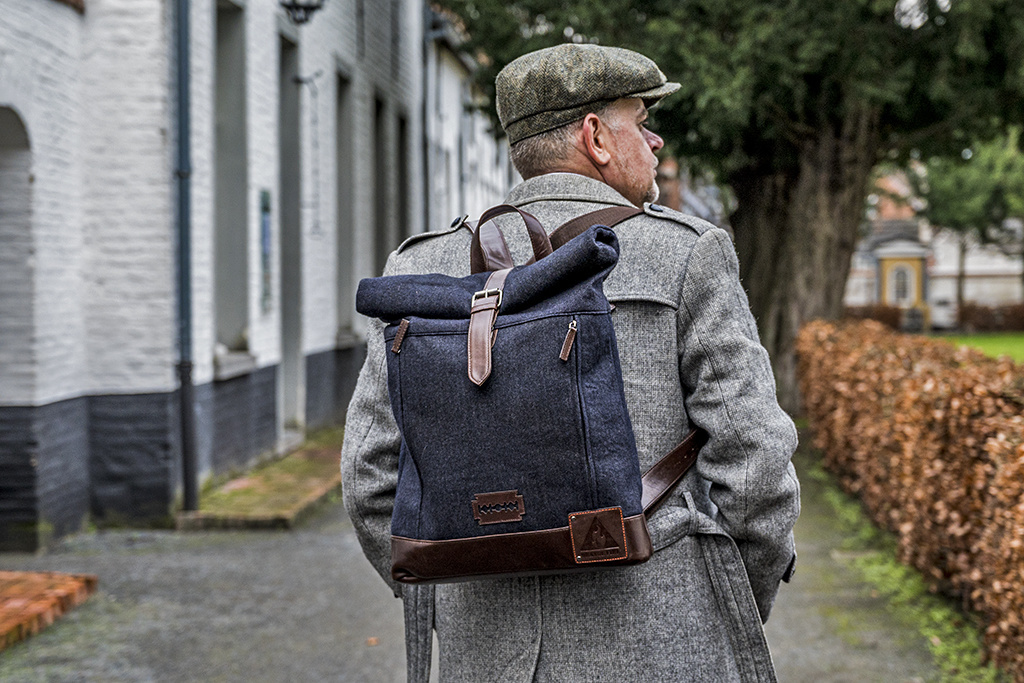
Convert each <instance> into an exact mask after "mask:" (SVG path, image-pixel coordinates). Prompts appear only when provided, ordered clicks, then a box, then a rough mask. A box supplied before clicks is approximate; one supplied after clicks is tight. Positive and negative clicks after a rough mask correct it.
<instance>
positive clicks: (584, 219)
mask: <svg viewBox="0 0 1024 683" xmlns="http://www.w3.org/2000/svg"><path fill="white" fill-rule="evenodd" d="M643 212H644V211H643V209H638V208H636V207H635V206H609V207H607V208H604V209H598V210H597V211H591V212H590V213H585V214H583V215H582V216H577V217H576V218H573V219H572V220H571V221H566V222H565V223H563V224H562V225H560V226H558V227H557V228H556V229H555V231H554V232H552V233H551V235H549V239H550V240H551V247H552V248H553V249H558V248H559V247H560V246H562V245H563V244H565V243H566V242H568V241H569V240H571V239H572V238H573V237H576V236H578V235H582V234H583V233H585V232H586V231H587V230H589V229H590V226H592V225H607V226H608V227H609V228H613V227H615V226H616V225H618V224H619V223H621V222H622V221H624V220H626V219H628V218H632V217H633V216H639V215H640V214H642V213H643Z"/></svg>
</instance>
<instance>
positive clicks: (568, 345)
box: [558, 318, 576, 362]
mask: <svg viewBox="0 0 1024 683" xmlns="http://www.w3.org/2000/svg"><path fill="white" fill-rule="evenodd" d="M574 341H576V319H575V318H573V319H572V321H571V322H570V323H569V330H568V331H567V332H566V333H565V341H564V342H562V352H561V353H560V354H558V357H559V358H561V359H562V362H565V361H567V360H569V352H570V351H572V343H573V342H574Z"/></svg>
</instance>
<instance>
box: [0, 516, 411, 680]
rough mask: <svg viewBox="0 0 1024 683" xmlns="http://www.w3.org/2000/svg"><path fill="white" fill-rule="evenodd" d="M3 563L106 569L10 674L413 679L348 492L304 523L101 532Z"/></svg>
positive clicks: (7, 557)
mask: <svg viewBox="0 0 1024 683" xmlns="http://www.w3.org/2000/svg"><path fill="white" fill-rule="evenodd" d="M0 568H5V569H44V568H45V569H52V570H57V571H67V572H85V573H93V574H97V575H99V581H100V583H99V591H98V593H97V594H96V595H94V596H93V597H92V598H91V599H90V600H89V601H88V602H87V603H86V604H85V605H83V606H81V607H78V608H76V609H74V610H72V611H71V612H70V613H68V615H67V616H65V617H64V618H63V619H62V620H60V621H59V622H57V624H55V625H54V626H52V627H51V628H49V629H47V630H46V631H44V632H43V633H41V634H40V635H38V636H35V637H33V638H32V639H30V640H28V641H25V642H23V643H19V644H17V645H15V646H13V647H12V648H11V649H9V650H7V651H5V652H3V653H0V681H3V682H4V683H8V682H14V681H16V682H18V683H21V682H23V681H24V682H26V683H28V682H34V681H39V682H44V681H45V682H46V683H58V682H60V683H71V682H75V683H79V682H89V683H92V682H94V681H95V682H97V683H107V682H113V681H126V682H129V681H130V682H132V683H134V682H142V681H157V682H159V683H164V682H169V683H170V682H177V681H182V682H185V681H204V682H210V683H215V682H221V681H223V682H225V683H228V682H234V681H240V682H245V683H257V682H264V681H265V682H267V683H284V682H286V681H295V682H297V683H304V682H306V681H353V682H359V683H363V682H376V681H381V682H382V683H390V682H392V681H394V682H398V681H403V680H404V679H405V675H404V674H405V653H404V645H403V641H402V608H401V603H400V602H399V601H398V600H396V599H394V598H393V597H392V596H391V592H390V590H388V589H387V587H386V586H385V585H384V583H383V582H382V581H381V580H380V579H379V578H378V577H377V575H376V574H375V573H374V572H373V570H372V569H370V565H369V564H368V563H367V562H366V561H365V560H364V559H363V557H362V554H361V552H360V550H359V544H358V543H357V541H356V539H355V535H354V533H353V531H352V526H351V524H350V523H349V521H348V519H347V518H346V517H345V514H344V512H343V510H342V508H341V505H340V504H337V503H335V504H332V505H331V506H329V507H328V508H327V509H325V510H324V511H323V512H322V513H320V514H319V515H317V516H316V517H315V518H313V519H312V520H311V521H310V522H309V523H307V524H306V525H305V526H304V527H303V528H301V529H299V530H297V531H291V532H287V531H249V532H198V533H188V534H176V533H173V532H129V531H123V532H108V533H102V534H90V535H82V536H79V537H77V538H75V539H72V540H70V541H66V542H64V543H63V544H62V545H61V546H60V547H59V548H58V549H57V550H56V551H55V552H51V553H50V554H47V555H45V556H41V557H32V556H27V555H11V554H0ZM370 639H375V640H370ZM372 643H376V644H375V645H374V644H372Z"/></svg>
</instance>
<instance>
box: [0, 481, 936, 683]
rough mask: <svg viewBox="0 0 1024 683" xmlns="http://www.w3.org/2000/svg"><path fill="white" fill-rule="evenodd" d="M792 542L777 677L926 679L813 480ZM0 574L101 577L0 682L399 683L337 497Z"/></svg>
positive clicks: (397, 636)
mask: <svg viewBox="0 0 1024 683" xmlns="http://www.w3.org/2000/svg"><path fill="white" fill-rule="evenodd" d="M801 464H802V463H801V462H800V461H798V466H800V465H801ZM797 536H798V547H799V552H800V564H799V569H798V572H797V576H796V578H795V580H794V582H793V583H792V584H790V585H784V586H783V587H782V592H781V593H780V595H779V599H778V602H777V603H776V607H775V610H774V612H773V614H772V618H771V620H770V621H769V623H768V626H767V628H766V632H767V634H768V640H769V643H770V644H771V648H772V653H773V656H774V658H775V662H776V666H777V668H778V673H779V680H780V681H782V682H783V683H787V682H792V683H804V682H808V683H809V682H811V681H813V682H815V683H818V682H829V681H831V682H845V681H857V682H858V683H860V682H871V681H879V682H882V681H884V682H886V683H889V682H899V681H924V680H931V679H933V678H934V676H935V671H934V669H933V667H932V663H931V659H930V656H929V654H928V651H927V648H926V644H925V643H924V642H923V639H922V638H920V637H919V636H916V635H915V634H912V633H908V632H907V631H906V629H904V628H902V627H901V626H900V625H899V624H897V623H893V620H892V619H891V618H890V616H889V614H888V612H887V611H886V609H885V606H884V604H882V601H881V600H880V599H878V598H876V597H873V596H872V594H871V591H870V588H868V587H866V586H864V585H863V584H860V583H859V582H858V581H857V579H856V577H855V576H854V574H853V573H852V571H851V570H849V569H847V568H846V566H845V565H844V563H843V562H842V556H841V554H840V553H839V552H838V551H837V548H839V547H840V544H841V541H842V534H841V532H840V531H839V529H838V527H837V526H836V525H835V522H834V520H833V519H832V516H831V514H830V512H829V509H828V508H827V506H826V504H825V503H824V502H823V501H822V500H821V496H820V492H819V491H818V490H817V489H816V487H815V484H814V482H813V481H812V480H811V479H810V478H809V477H805V478H804V511H803V515H802V517H801V519H800V523H799V525H798V527H797ZM0 568H2V569H40V570H43V569H45V570H56V571H67V572H85V573H94V574H98V575H99V579H100V586H99V592H98V593H97V594H96V595H95V596H93V598H91V599H90V600H89V602H87V603H86V604H85V605H83V606H81V607H78V608H76V609H74V610H72V611H71V612H70V613H69V614H68V616H66V617H65V618H63V619H62V620H61V621H59V622H58V623H57V624H56V625H54V626H53V627H51V628H49V629H47V630H46V631H45V632H43V633H42V634H40V635H38V636H36V637H34V638H31V639H30V640H28V641H26V642H24V643H20V644H17V645H15V646H13V647H12V648H11V649H10V650H8V651H6V652H4V653H0V681H3V682H4V683H7V682H15V681H16V682H18V683H21V682H34V681H41V682H42V681H45V682H47V683H50V682H54V683H56V682H60V683H64V682H89V683H91V682H93V681H96V682H103V683H106V682H108V681H130V682H136V681H159V682H161V683H163V682H164V681H172V682H173V681H211V682H218V681H224V682H234V681H244V682H246V683H257V682H262V681H267V682H269V683H281V682H285V681H297V682H305V681H359V682H369V683H377V682H382V683H387V682H390V681H402V680H404V670H405V663H404V662H405V655H404V648H403V644H402V613H401V605H400V603H399V601H398V600H395V599H394V598H392V597H391V594H390V591H388V589H387V588H386V587H385V586H384V584H383V582H381V581H380V580H379V579H378V578H377V576H376V575H375V574H374V573H373V571H372V570H371V569H370V567H369V565H368V564H367V563H366V561H365V560H364V559H363V558H362V555H361V553H360V550H359V546H358V543H357V542H356V539H355V536H354V534H353V532H352V527H351V524H350V523H349V521H348V519H347V518H346V517H345V514H344V512H343V510H342V508H341V505H340V503H332V504H330V505H328V506H327V507H325V508H324V509H323V510H322V511H321V512H320V513H319V514H318V515H316V516H315V517H313V518H312V520H311V521H310V522H308V523H307V524H306V525H305V526H304V527H302V528H300V529H299V530H297V531H291V532H253V531H249V532H219V533H218V532H209V533H193V534H176V533H173V532H162V531H161V532H139V531H117V532H105V533H95V534H83V535H80V536H77V537H74V538H72V539H69V540H66V541H64V542H63V543H62V544H61V545H59V546H58V547H57V548H56V549H55V550H53V551H51V552H50V553H48V554H45V555H41V556H38V557H36V556H30V555H0ZM482 683H487V682H482Z"/></svg>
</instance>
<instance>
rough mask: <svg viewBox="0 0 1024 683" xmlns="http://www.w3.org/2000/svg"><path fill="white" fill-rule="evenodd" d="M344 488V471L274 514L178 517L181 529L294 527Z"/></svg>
mask: <svg viewBox="0 0 1024 683" xmlns="http://www.w3.org/2000/svg"><path fill="white" fill-rule="evenodd" d="M340 489H341V473H340V472H339V473H338V474H337V475H335V476H334V477H332V478H331V479H328V480H327V481H325V482H324V483H323V484H322V485H321V486H319V487H318V488H317V489H316V490H315V491H313V492H312V493H310V494H308V495H307V496H306V497H304V498H302V499H301V500H299V501H297V502H296V503H295V505H294V506H293V507H292V508H290V509H288V510H286V511H284V512H282V513H279V514H273V515H244V514H237V515H222V514H218V513H211V512H203V511H202V510H199V511H195V512H179V513H178V514H177V515H176V517H175V528H176V529H177V530H178V531H211V530H217V529H221V530H224V529H235V530H237V529H293V528H295V527H296V526H297V525H298V524H300V523H301V522H302V521H303V520H304V519H305V518H306V517H307V516H308V515H309V514H310V513H311V512H313V510H315V509H316V508H317V506H318V505H319V504H320V503H321V502H322V501H323V500H324V499H325V498H327V497H328V496H330V495H331V494H332V493H334V492H335V491H339V490H340Z"/></svg>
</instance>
